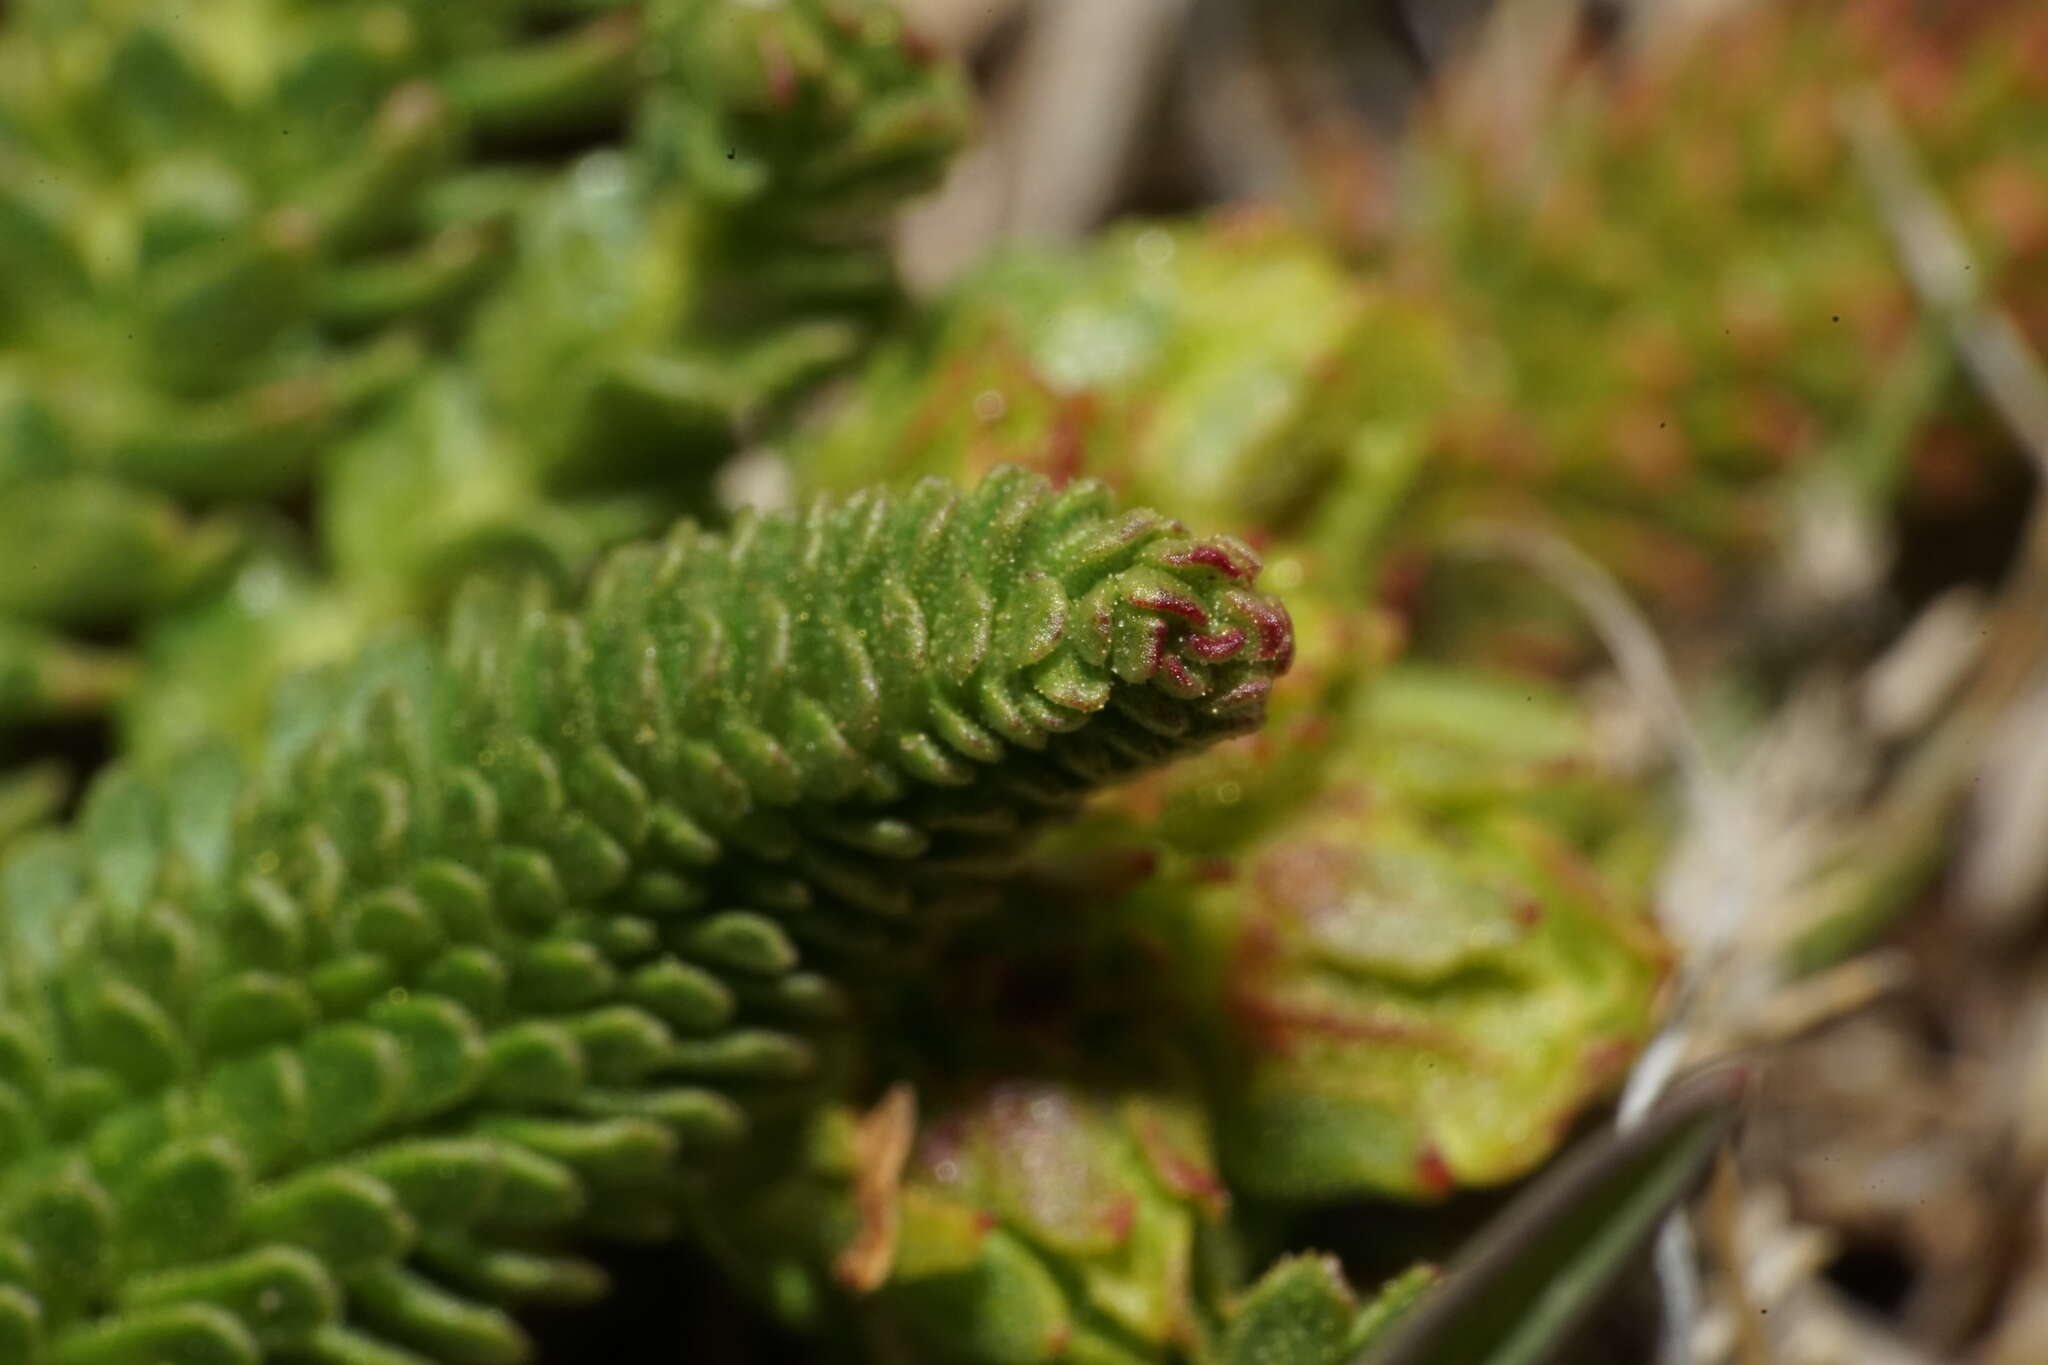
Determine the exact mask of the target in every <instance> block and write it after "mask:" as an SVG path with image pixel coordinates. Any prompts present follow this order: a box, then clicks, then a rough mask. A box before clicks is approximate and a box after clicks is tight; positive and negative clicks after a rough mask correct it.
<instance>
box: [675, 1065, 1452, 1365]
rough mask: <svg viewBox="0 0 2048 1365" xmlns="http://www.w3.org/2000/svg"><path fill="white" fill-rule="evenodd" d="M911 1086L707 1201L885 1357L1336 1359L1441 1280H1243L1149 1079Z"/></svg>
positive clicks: (1169, 1107) (1217, 1200) (791, 1300)
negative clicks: (1362, 1290) (919, 1100)
mask: <svg viewBox="0 0 2048 1365" xmlns="http://www.w3.org/2000/svg"><path fill="white" fill-rule="evenodd" d="M910 1095H911V1092H910V1091H909V1090H908V1089H907V1088H901V1087H899V1088H898V1089H896V1090H894V1091H892V1092H890V1094H889V1095H888V1096H886V1097H885V1098H884V1099H883V1100H882V1101H881V1103H879V1104H878V1105H876V1106H875V1107H874V1108H873V1109H872V1110H870V1111H869V1112H868V1113H866V1114H864V1115H857V1114H855V1113H853V1112H852V1111H850V1110H847V1109H844V1108H831V1109H827V1110H823V1111H821V1112H820V1113H819V1114H817V1115H816V1116H814V1118H813V1120H812V1122H811V1124H810V1126H809V1127H808V1128H806V1129H805V1130H803V1132H802V1134H801V1136H800V1138H799V1139H798V1140H797V1141H796V1143H795V1144H794V1146H793V1148H792V1149H791V1150H789V1151H788V1152H786V1153H785V1154H784V1155H783V1156H782V1158H781V1160H782V1163H783V1164H782V1165H781V1166H780V1167H779V1169H777V1170H776V1172H775V1173H774V1174H773V1175H772V1176H771V1177H769V1178H768V1179H766V1180H761V1179H754V1180H750V1181H741V1182H737V1183H736V1184H732V1185H729V1186H728V1188H738V1189H740V1190H741V1191H743V1194H742V1195H741V1196H740V1197H739V1198H738V1199H736V1200H735V1199H732V1198H730V1197H727V1198H724V1199H720V1198H718V1197H716V1196H714V1197H713V1198H712V1200H711V1201H710V1205H711V1208H712V1209H713V1210H714V1212H713V1214H712V1217H711V1219H710V1222H711V1225H712V1226H713V1227H715V1228H716V1229H717V1232H716V1234H715V1237H716V1240H717V1241H718V1243H719V1244H720V1245H721V1246H722V1247H723V1249H724V1250H725V1251H726V1253H727V1256H728V1259H729V1260H730V1261H731V1262H733V1263H734V1264H736V1265H737V1266H738V1267H739V1268H740V1269H741V1272H742V1276H743V1278H745V1279H748V1280H751V1281H752V1282H754V1283H755V1284H756V1285H757V1286H758V1287H759V1288H760V1289H761V1290H762V1292H763V1293H764V1295H765V1296H766V1297H768V1298H769V1299H770V1300H771V1301H775V1302H777V1303H778V1304H779V1305H780V1306H781V1307H782V1308H783V1309H784V1311H785V1312H789V1313H792V1314H793V1315H795V1316H800V1317H805V1318H808V1319H810V1320H811V1322H812V1325H813V1326H816V1325H817V1324H818V1322H819V1320H824V1319H831V1318H834V1317H836V1318H839V1319H842V1320H843V1324H842V1325H843V1330H845V1331H847V1332H850V1333H852V1334H854V1335H856V1336H858V1337H859V1338H860V1339H861V1340H862V1341H863V1343H864V1346H865V1349H866V1350H867V1352H868V1354H869V1356H870V1357H871V1358H874V1359H879V1360H886V1361H897V1360H901V1361H933V1362H955V1363H957V1365H999V1363H1005V1362H1014V1363H1016V1365H1022V1363H1024V1362H1033V1361H1043V1362H1053V1361H1085V1362H1100V1363H1101V1365H1109V1362H1118V1363H1120V1365H1141V1363H1143V1362H1188V1363H1189V1365H1342V1362H1345V1361H1348V1360H1351V1359H1353V1358H1355V1357H1356V1356H1357V1355H1358V1353H1359V1352H1360V1351H1361V1350H1362V1349H1363V1348H1364V1347H1365V1345H1366V1344H1367V1343H1368V1342H1369V1341H1370V1340H1371V1339H1372V1338H1373V1337H1374V1336H1376V1335H1377V1334H1378V1332H1380V1331H1381V1330H1383V1329H1384V1328H1385V1327H1386V1326H1387V1325H1388V1324H1389V1323H1390V1322H1391V1321H1393V1320H1394V1319H1396V1318H1397V1317H1398V1316H1399V1315H1400V1314H1401V1312H1403V1311H1405V1309H1406V1308H1407V1307H1408V1306H1409V1305H1410V1304H1412V1303H1413V1302H1414V1301H1415V1299H1416V1298H1417V1297H1419V1296H1420V1294H1421V1293H1422V1291H1423V1290H1425V1289H1427V1288H1428V1287H1429V1286H1430V1285H1431V1284H1432V1283H1433V1282H1434V1275H1433V1273H1432V1272H1430V1271H1428V1270H1426V1269H1424V1270H1420V1271H1418V1272H1416V1273H1413V1274H1410V1275H1407V1276H1403V1277H1401V1278H1400V1279H1399V1280H1397V1281H1396V1282H1395V1283H1394V1284H1393V1285H1390V1286H1389V1287H1388V1290H1387V1292H1386V1293H1385V1294H1384V1295H1383V1296H1382V1297H1381V1298H1380V1299H1378V1300H1376V1301H1375V1302H1374V1303H1373V1304H1372V1305H1370V1306H1368V1307H1366V1308H1363V1309H1361V1307H1360V1305H1359V1303H1358V1301H1357V1299H1356V1297H1355V1296H1354V1294H1353V1291H1352V1290H1351V1288H1350V1286H1349V1285H1348V1284H1347V1283H1346V1281H1345V1279H1344V1276H1343V1273H1342V1271H1341V1270H1340V1269H1339V1268H1338V1267H1337V1266H1336V1264H1335V1262H1334V1261H1332V1260H1330V1259H1328V1258H1323V1257H1316V1256H1312V1255H1304V1256H1297V1257H1290V1258H1287V1259H1285V1260H1283V1261H1282V1262H1280V1263H1278V1264H1276V1265H1274V1266H1273V1267H1272V1268H1271V1269H1269V1270H1268V1272H1267V1273H1266V1274H1265V1275H1264V1276H1263V1277H1262V1278H1261V1279H1260V1280H1259V1281H1258V1282H1256V1283H1255V1284H1252V1285H1240V1284H1239V1283H1238V1279H1239V1277H1238V1274H1237V1266H1238V1264H1239V1263H1240V1262H1241V1261H1242V1260H1243V1254H1242V1249H1241V1248H1240V1247H1239V1246H1238V1245H1237V1242H1238V1240H1239V1239H1238V1237H1237V1234H1236V1232H1235V1230H1234V1229H1233V1228H1232V1227H1231V1226H1230V1224H1229V1222H1228V1221H1227V1220H1226V1218H1225V1216H1224V1215H1225V1213H1226V1209H1227V1205H1228V1201H1229V1196H1228V1192H1227V1191H1226V1190H1225V1187H1224V1185H1223V1183H1222V1180H1221V1178H1220V1176H1219V1175H1218V1174H1217V1171H1216V1169H1215V1164H1214V1160H1213V1158H1212V1156H1211V1155H1210V1152H1209V1142H1208V1138H1207V1134H1206V1131H1205V1123H1204V1120H1203V1118H1202V1114H1201V1110H1200V1108H1199V1106H1197V1105H1195V1104H1193V1103H1191V1102H1190V1101H1189V1100H1188V1099H1187V1098H1185V1097H1176V1096H1174V1095H1172V1094H1171V1093H1169V1092H1165V1091H1160V1090H1156V1089H1151V1088H1148V1087H1145V1086H1142V1085H1140V1086H1133V1087H1122V1088H1108V1089H1104V1088H1098V1087H1093V1086H1087V1085H1080V1084H1076V1083H1073V1082H1064V1081H1053V1080H1046V1079H1028V1080H1027V1079H1010V1080H1005V1081H1000V1082H996V1083H991V1084H985V1085H980V1086H976V1087H972V1088H971V1089H970V1090H968V1091H967V1092H965V1093H962V1094H960V1095H959V1096H957V1097H956V1098H955V1099H953V1100H951V1101H949V1102H946V1103H943V1104H941V1105H939V1106H938V1107H937V1111H936V1112H935V1113H932V1114H930V1115H928V1116H927V1117H926V1118H925V1119H924V1120H923V1121H922V1122H920V1121H918V1119H917V1116H916V1113H915V1110H916V1105H915V1104H914V1103H913V1102H912V1101H911V1097H910Z"/></svg>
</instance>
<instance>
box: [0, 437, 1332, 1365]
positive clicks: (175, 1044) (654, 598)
mask: <svg viewBox="0 0 2048 1365" xmlns="http://www.w3.org/2000/svg"><path fill="white" fill-rule="evenodd" d="M1257 568H1258V565H1257V561H1256V559H1255V558H1254V557H1253V556H1252V554H1251V553H1250V551H1248V550H1246V549H1245V548H1244V547H1243V546H1241V545H1239V544H1237V543H1236V542H1234V541H1231V540H1229V539H1227V538H1220V539H1212V540H1203V541H1197V540H1194V539H1191V538H1190V537H1188V536H1187V534H1186V533H1185V532H1184V531H1183V529H1182V528H1181V527H1179V526H1178V525H1177V524H1175V523H1173V522H1170V521H1167V520H1166V519H1164V518H1161V517H1159V516H1157V515H1155V514H1152V513H1149V512H1134V511H1122V510H1120V509H1118V508H1117V507H1116V506H1115V505H1114V504H1113V502H1112V500H1111V499H1110V498H1109V497H1108V495H1107V494H1106V493H1105V491H1104V490H1103V489H1101V488H1100V487H1098V486H1096V485H1092V484H1075V485H1072V486H1070V487H1068V488H1066V489H1064V490H1062V491H1058V492H1055V491H1054V490H1052V489H1051V487H1050V486H1049V485H1048V484H1046V483H1045V482H1044V481H1043V480H1042V479H1039V478H1037V477H1035V476H1032V475H1028V474H1023V473H1020V472H1017V471H1003V472H999V473H997V474H995V475H992V476H991V477H990V478H988V479H987V480H985V481H984V482H983V483H982V484H981V485H980V486H979V487H977V488H976V489H974V490H973V491H971V492H968V493H965V494H962V493H960V492H959V491H957V490H955V489H952V488H950V487H947V486H945V485H941V484H937V483H929V484H924V485H920V486H918V487H917V488H915V489H912V490H910V491H909V492H908V493H906V494H904V495H903V496H902V497H900V498H895V497H891V496H888V495H882V494H871V495H864V496H858V497H854V498H851V499H847V500H845V501H840V502H819V503H816V504H814V505H812V506H811V507H809V508H808V509H806V510H805V511H804V512H802V513H801V514H799V515H796V516H788V517H764V518H760V519H757V520H753V521H748V522H745V523H743V524H742V525H741V526H739V527H738V528H737V529H735V530H734V531H733V532H732V533H731V534H730V535H725V536H721V535H714V534H711V533H708V532H705V531H703V530H701V529H699V528H697V527H694V526H687V525H686V526H683V527H680V528H678V529H677V530H676V531H675V532H674V533H673V534H672V535H671V536H669V537H668V538H667V539H666V540H665V541H663V542H660V543H656V544H647V545H638V546H633V547H629V548H627V549H625V550H622V551H620V552H618V553H617V554H615V555H614V556H613V557H612V558H611V559H610V560H609V561H608V562H607V563H606V564H605V565H604V566H603V567H602V569H601V570H600V571H599V573H598V574H597V576H596V579H595V582H594V583H593V584H592V586H591V587H590V590H589V592H588V593H587V594H586V595H585V597H584V598H583V600H582V601H580V602H578V603H576V604H573V605H560V604H557V603H556V602H554V601H553V600H551V598H550V596H549V595H548V594H547V593H546V592H545V591H543V590H541V589H540V588H539V587H538V586H536V585H533V584H511V585H507V584H505V583H479V584H477V585H476V586H475V587H474V588H472V589H471V590H468V591H466V592H465V593H464V594H463V595H462V597H461V599H460V601H459V602H458V605H457V607H456V609H455V612H454V618H453V621H452V623H451V625H450V628H449V631H448V634H447V637H446V639H445V640H443V641H439V642H430V641H428V640H425V639H421V638H400V639H396V640H393V641H390V642H388V643H386V644H384V645H382V646H379V647H377V648H374V649H372V650H369V651H366V652H365V653H364V654H363V655H362V656H361V657H360V658H359V659H358V660H357V661H356V662H355V663H354V664H353V665H351V666H350V667H349V668H347V669H342V670H337V671H334V672H333V673H332V674H331V675H330V676H328V677H327V678H326V679H324V680H319V679H316V680H313V681H312V682H310V683H308V684H307V685H304V686H301V687H298V688H296V689H293V690H292V691H291V693H290V694H289V695H287V696H281V697H280V698H279V707H278V712H277V722H278V734H277V740H276V742H275V743H274V745H273V746H272V750H271V752H270V754H269V756H268V761H267V763H266V765H265V766H264V767H263V768H262V769H261V770H260V771H258V772H257V773H255V774H253V775H251V776H250V777H248V778H247V779H245V780H242V781H241V782H239V784H238V783H237V781H236V780H235V778H234V775H233V770H232V767H231V765H229V764H228V763H227V761H226V760H225V759H224V758H223V757H222V756H221V755H220V754H219V753H218V752H215V751H210V750H209V751H201V752H200V753H198V754H196V755H195V756H194V757H193V758H191V759H190V760H188V761H187V762H185V763H184V764H182V765H181V766H179V767H178V768H177V769H176V770H175V771H174V772H172V773H171V774H170V775H169V776H167V777H166V778H165V779H164V780H163V782H162V784H161V785H152V784H150V783H146V782H143V781H141V780H139V779H137V778H135V777H132V776H129V775H127V774H125V773H122V772H120V771H116V772H115V773H113V774H111V775H109V776H106V777H103V778H102V779H101V780H100V782H99V783H98V784H97V785H96V786H95V787H94V788H93V790H92V791H91V792H90V793H89V794H88V795H87V797H86V800H85V802H84V806H83V812H84V813H83V815H82V816H81V817H80V819H79V821H78V822H77V823H76V824H75V825H73V826H72V827H69V828H65V829H55V830H50V831H45V832H41V833H38V834H36V835H34V836H32V837H28V838H24V839H23V840H21V841H20V842H19V843H18V844H17V846H16V847H15V848H14V849H13V850H12V851H11V853H10V855H9V857H8V858H7V860H6V862H5V864H4V865H0V933H4V938H0V1044H4V1045H0V1137H4V1143H0V1238H4V1239H7V1240H6V1241H5V1245H7V1246H9V1247H11V1248H14V1249H15V1250H16V1252H17V1253H18V1254H16V1255H15V1256H14V1258H13V1259H12V1260H11V1261H10V1262H9V1263H8V1266H7V1269H6V1273H5V1277H4V1279H5V1285H4V1286H0V1287H6V1288H8V1292H9V1293H10V1294H11V1295H15V1296H16V1297H10V1298H7V1299H6V1300H5V1301H4V1302H0V1332H4V1333H5V1334H7V1335H8V1337H9V1339H10V1340H18V1341H21V1342H24V1343H29V1344H27V1345H24V1346H23V1347H22V1353H23V1358H26V1359H30V1360H35V1359H39V1358H48V1359H56V1360H66V1361H69V1360H74V1359H76V1360H94V1361H98V1360H106V1361H109V1362H114V1361H121V1362H126V1361H144V1360H158V1359H174V1360H187V1359H190V1360H208V1361H210V1360H221V1361H243V1360H247V1361H254V1360H260V1359H264V1358H266V1356H267V1355H268V1354H270V1353H272V1352H288V1353H290V1354H292V1355H294V1356H301V1355H303V1356H305V1357H308V1358H312V1359H336V1360H362V1359H383V1358H390V1359H394V1360H396V1359H410V1358H412V1357H411V1356H410V1355H404V1354H400V1355H388V1352H390V1351H399V1352H413V1353H420V1354H424V1355H426V1356H430V1357H432V1358H436V1359H444V1360H477V1361H500V1360H511V1359H516V1358H518V1357H519V1356H520V1355H521V1353H522V1352H523V1350H524V1345H523V1340H524V1339H523V1337H521V1335H520V1333H519V1330H518V1328H517V1327H516V1325H515V1324H514V1320H513V1319H512V1318H511V1317H509V1316H508V1315H507V1312H506V1310H507V1309H508V1308H511V1307H516V1306H517V1305H518V1304H519V1303H520V1302H523V1301H525V1300H527V1299H535V1298H537V1299H548V1300H558V1299H563V1298H576V1297H584V1296H587V1295H588V1294H589V1293H590V1292H592V1290H593V1287H594V1286H595V1285H597V1284H598V1283H599V1282H600V1281H599V1277H598V1274H597V1272H596V1271H595V1270H594V1269H592V1268H590V1267H587V1266H585V1265H583V1264H582V1263H581V1262H577V1261H574V1260H563V1259H559V1257H558V1252H559V1248H558V1247H557V1246H556V1244H557V1243H560V1242H562V1241H563V1240H564V1239H566V1238H568V1237H570V1236H571V1235H575V1234H581V1233H612V1234H620V1235H635V1236H667V1235H673V1233H674V1231H675V1228H676V1225H677V1223H678V1221H679V1218H680V1205H679V1202H678V1199H677V1198H676V1197H675V1196H676V1194H677V1182H678V1180H679V1178H680V1177H681V1175H682V1174H683V1173H684V1172H685V1171H687V1170H688V1169H690V1168H691V1167H692V1165H693V1164H694V1163H697V1162H699V1161H700V1160H701V1159H702V1158H703V1157H704V1156H705V1155H707V1154H709V1153H711V1152H713V1151H715V1150H717V1149H719V1148H721V1147H727V1146H730V1145H732V1144H734V1143H736V1142H738V1141H740V1140H741V1139H743V1138H744V1137H745V1136H746V1134H747V1133H748V1130H749V1123H750V1121H751V1120H750V1114H751V1113H752V1112H753V1111H754V1110H755V1109H756V1108H757V1107H763V1106H773V1105H776V1104H785V1105H786V1104H788V1103H791V1102H793V1101H795V1100H798V1099H802V1098H803V1097H804V1096H806V1095H807V1094H809V1093H812V1092H814V1091H815V1090H816V1089H817V1088H819V1087H820V1086H822V1085H824V1084H825V1083H826V1081H827V1079H828V1074H829V1066H828V1063H829V1061H830V1054H831V1049H832V1046H833V1043H834V1040H835V1033H843V1032H844V1030H845V1028H846V1025H845V1024H844V1023H843V1021H842V1015H843V1013H844V1005H843V996H844V993H845V989H846V984H847V983H846V977H847V975H848V969H849V968H851V967H854V966H856V965H858V966H860V968H861V972H862V973H863V974H872V969H873V967H874V966H878V965H882V964H883V963H885V962H886V961H887V958H886V956H884V955H883V954H885V953H886V952H887V951H888V950H897V949H905V948H909V947H912V946H914V944H915V942H916V940H917V939H919V938H920V937H922V936H924V935H925V934H927V933H929V932H930V931H931V930H932V929H934V928H936V927H937V926H939V925H940V924H942V923H943V922H944V920H945V918H946V914H947V912H949V911H951V910H953V909H955V908H956V907H964V906H967V905H970V904H972V903H974V902H975V901H976V900H977V899H978V898H979V897H980V896H981V894H982V892H983V891H984V890H985V888H986V887H987V884H988V882H989V879H990V878H991V877H993V876H996V875H998V874H1000V873H1001V872H1002V871H1003V870H1004V869H1005V868H1007V867H1008V866H1010V865H1011V864H1012V863H1013V862H1014V861H1015V859H1016V858H1017V857H1018V856H1020V854H1021V852H1022V851H1023V849H1024V846H1025V845H1026V843H1027V842H1028V840H1029V839H1030V838H1031V836H1032V835H1033V834H1034V833H1035V832H1036V830H1037V829H1038V828H1040V827H1041V826H1043V825H1044V824H1045V823H1046V822H1047V821H1048V820H1050V819H1052V818H1054V817H1057V816H1059V815H1062V814H1064V813H1066V812H1068V811H1071V810H1072V809H1073V808H1074V807H1075V805H1076V804H1077V803H1078V802H1079V801H1080V800H1081V799H1082V798H1083V797H1084V796H1085V795H1086V794H1088V793H1089V792H1090V791H1091V790H1093V789H1095V788H1096V787H1098V786H1100V785H1101V784H1103V783H1105V782H1109V781H1114V780H1116V779H1118V778H1120V777H1123V776H1126V775H1130V774H1133V773H1136V772H1138V771H1141V770H1143V769H1145V768H1148V767H1151V766H1153V765H1156V764H1159V763H1162V762H1164V761H1167V760H1169V759H1171V758H1173V757H1175V756H1178V755H1181V754H1184V753H1188V752H1191V751H1192V750H1194V749H1197V748H1199V747H1201V746H1203V745H1205V744H1208V743H1211V742H1213V741H1215V740H1217V739H1220V738H1223V737H1226V736H1230V735H1235V734H1239V733H1242V732H1244V731H1245V730H1247V729H1249V728H1251V727H1253V726H1255V725H1256V724H1257V723H1258V721H1259V719H1260V717H1261V715H1262V713H1263V707H1264V700H1265V696H1266V693H1267V691H1268V689H1269V688H1270V685H1271V682H1272V679H1273V677H1274V676H1275V675H1276V674H1277V673H1279V672H1280V671H1281V670H1283V669H1284V668H1285V667H1286V665H1287V662H1288V659H1289V655H1290V652H1291V643H1292V641H1291V630H1290V626H1289V622H1288V618H1287V615H1286V612H1285V610H1284V609H1283V608H1282V607H1281V606H1280V605H1279V604H1278V603H1277V602H1275V601H1274V600H1272V599H1270V598H1268V597H1264V596H1261V595H1260V594H1258V593H1257V592H1256V591H1255V590H1254V587H1253V580H1254V577H1255V575H1256V572H1257ZM17 1298H18V1299H19V1302H17ZM16 1308H19V1309H20V1310H21V1311H19V1312H16V1311H14V1309H16ZM35 1343H40V1344H35ZM380 1352H384V1353H387V1355H380V1354H379V1353H380Z"/></svg>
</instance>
